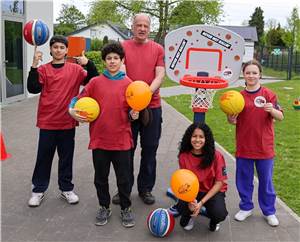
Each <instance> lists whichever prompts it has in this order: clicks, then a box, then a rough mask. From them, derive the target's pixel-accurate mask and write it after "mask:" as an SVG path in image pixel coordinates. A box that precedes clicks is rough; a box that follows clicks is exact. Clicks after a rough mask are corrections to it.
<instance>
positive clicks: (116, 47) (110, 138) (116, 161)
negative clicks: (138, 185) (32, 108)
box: [69, 42, 139, 228]
mask: <svg viewBox="0 0 300 242" xmlns="http://www.w3.org/2000/svg"><path fill="white" fill-rule="evenodd" d="M124 56H125V53H124V50H123V48H122V46H121V44H120V43H118V42H111V43H109V44H107V45H105V46H104V47H103V49H102V59H103V61H104V62H105V65H106V70H104V72H103V74H102V75H100V76H99V77H96V78H93V79H92V80H91V81H90V83H89V84H88V85H86V87H85V88H84V89H83V90H82V92H81V94H80V95H79V96H77V97H75V98H73V99H72V102H71V104H70V110H69V112H70V114H71V115H72V117H73V118H75V119H76V120H78V121H79V122H87V118H84V117H82V116H80V112H78V111H80V110H75V109H74V105H75V103H76V101H77V100H78V99H79V98H81V97H91V98H93V99H95V100H96V101H97V102H98V103H99V105H100V114H99V117H98V118H97V119H96V120H95V121H94V122H91V123H90V144H89V149H91V150H92V153H93V164H94V169H95V177H94V184H95V187H96V190H97V196H98V201H99V205H100V209H99V211H98V213H97V216H96V223H95V225H98V226H102V225H105V224H106V223H107V222H108V219H109V217H110V216H111V209H110V194H109V183H108V176H109V172H110V163H112V164H113V167H114V170H115V174H116V179H117V186H118V193H119V196H120V206H121V219H122V225H123V226H124V227H127V228H129V227H133V226H134V225H135V221H134V217H133V214H132V210H131V200H130V189H131V186H130V178H129V177H130V154H131V152H130V151H131V149H132V147H133V140H132V133H131V123H130V121H131V120H135V119H137V118H138V117H139V113H138V112H135V111H133V110H131V111H129V110H130V108H129V106H128V104H127V101H126V97H125V92H126V89H127V87H128V85H129V84H130V83H131V82H132V81H131V80H130V79H129V78H128V77H127V76H126V75H125V73H124V72H122V71H120V67H121V65H122V64H123V61H124Z"/></svg>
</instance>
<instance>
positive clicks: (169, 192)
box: [166, 187, 178, 202]
mask: <svg viewBox="0 0 300 242" xmlns="http://www.w3.org/2000/svg"><path fill="white" fill-rule="evenodd" d="M166 194H167V196H168V197H170V198H172V199H174V200H175V202H177V201H178V199H177V197H176V196H175V194H174V193H173V191H172V189H171V188H170V187H169V188H168V190H167V192H166Z"/></svg>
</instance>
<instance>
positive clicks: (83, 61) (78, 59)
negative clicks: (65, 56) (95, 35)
mask: <svg viewBox="0 0 300 242" xmlns="http://www.w3.org/2000/svg"><path fill="white" fill-rule="evenodd" d="M74 58H75V59H76V62H77V64H79V65H81V66H85V65H86V64H87V63H88V61H89V60H88V58H86V56H85V51H84V50H83V51H82V53H81V56H78V57H74Z"/></svg>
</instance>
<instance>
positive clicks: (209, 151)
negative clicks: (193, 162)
mask: <svg viewBox="0 0 300 242" xmlns="http://www.w3.org/2000/svg"><path fill="white" fill-rule="evenodd" d="M195 129H201V130H202V131H203V133H204V136H205V144H204V146H203V147H202V154H203V158H202V159H203V162H201V165H200V168H201V169H205V168H207V167H209V166H211V164H212V162H213V160H214V158H215V140H214V136H213V133H212V131H211V129H210V128H209V126H208V125H207V124H205V123H193V124H191V125H190V126H189V127H188V128H187V129H186V131H185V133H184V135H183V137H182V139H181V141H180V143H179V154H178V156H179V155H180V154H181V153H183V152H190V151H191V150H192V149H193V146H192V144H191V138H192V135H193V132H194V130H195Z"/></svg>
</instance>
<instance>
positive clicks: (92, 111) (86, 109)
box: [74, 97, 100, 122]
mask: <svg viewBox="0 0 300 242" xmlns="http://www.w3.org/2000/svg"><path fill="white" fill-rule="evenodd" d="M74 108H75V109H76V110H78V113H79V115H80V116H83V117H87V119H88V121H89V122H93V121H94V120H95V119H96V118H97V117H98V115H99V113H100V106H99V104H98V103H97V101H96V100H95V99H93V98H91V97H83V98H80V99H79V100H78V101H77V102H76V103H75V106H74Z"/></svg>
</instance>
